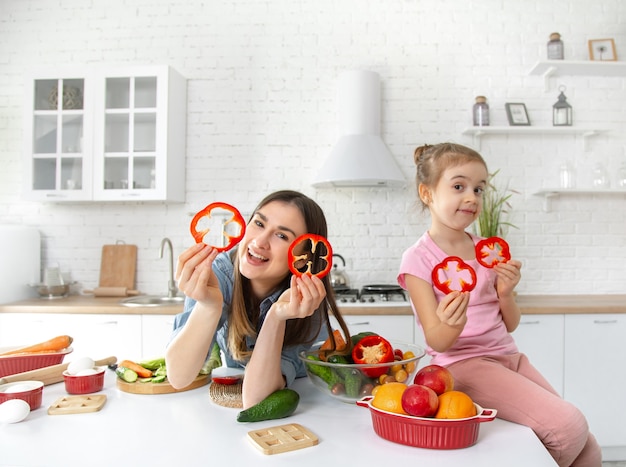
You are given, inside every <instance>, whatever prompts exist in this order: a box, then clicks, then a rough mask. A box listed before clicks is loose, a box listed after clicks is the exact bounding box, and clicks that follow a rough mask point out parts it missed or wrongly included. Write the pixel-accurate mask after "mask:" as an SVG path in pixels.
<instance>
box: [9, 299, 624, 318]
mask: <svg viewBox="0 0 626 467" xmlns="http://www.w3.org/2000/svg"><path fill="white" fill-rule="evenodd" d="M121 300H122V298H120V297H111V298H109V297H98V298H94V297H93V296H92V295H72V296H70V297H67V298H59V299H54V300H48V299H39V298H33V299H30V300H23V301H19V302H13V303H7V304H4V305H0V313H76V314H130V315H175V314H178V313H180V312H182V311H183V305H182V304H180V305H168V306H142V307H126V306H122V305H121V304H120V301H121ZM517 303H518V304H519V306H520V308H521V310H522V314H524V315H555V314H556V315H560V314H599V313H626V295H519V296H518V297H517ZM339 309H340V310H341V312H342V313H343V314H345V315H411V314H412V311H411V307H410V306H408V305H395V304H394V305H389V304H386V305H378V306H377V305H363V306H359V305H356V306H354V305H350V306H341V305H340V306H339Z"/></svg>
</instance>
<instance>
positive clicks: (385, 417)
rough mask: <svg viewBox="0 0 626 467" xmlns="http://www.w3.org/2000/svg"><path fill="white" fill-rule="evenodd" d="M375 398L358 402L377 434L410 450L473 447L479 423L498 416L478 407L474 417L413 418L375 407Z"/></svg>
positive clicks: (493, 411)
mask: <svg viewBox="0 0 626 467" xmlns="http://www.w3.org/2000/svg"><path fill="white" fill-rule="evenodd" d="M372 399H373V397H372V396H368V397H364V398H363V399H361V400H359V401H357V405H358V406H360V407H368V408H369V409H370V414H371V416H372V426H373V428H374V432H375V433H376V434H377V435H378V436H380V437H381V438H384V439H386V440H389V441H393V442H394V443H398V444H406V445H407V446H415V447H418V448H427V449H461V448H467V447H469V446H473V445H474V444H476V441H477V440H478V429H479V428H480V423H482V422H490V421H492V420H493V419H494V418H496V414H497V413H498V411H497V410H495V409H483V408H482V407H481V406H479V405H478V404H474V405H475V406H476V413H477V415H475V416H474V417H469V418H459V419H454V420H452V419H439V418H423V417H413V416H411V415H402V414H396V413H392V412H386V411H384V410H380V409H378V408H376V407H374V406H372V404H371V401H372Z"/></svg>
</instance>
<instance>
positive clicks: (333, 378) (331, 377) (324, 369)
mask: <svg viewBox="0 0 626 467" xmlns="http://www.w3.org/2000/svg"><path fill="white" fill-rule="evenodd" d="M307 358H308V359H309V360H313V361H314V362H319V361H321V360H320V359H319V357H315V356H314V355H309V356H308V357H307ZM306 367H307V368H308V369H309V371H310V372H311V373H313V374H314V375H315V376H318V377H319V378H321V379H322V381H324V382H325V383H326V384H328V389H332V387H333V386H334V385H335V384H337V383H343V378H342V377H341V376H340V375H339V374H337V372H335V370H333V369H332V368H331V367H329V366H324V365H315V364H306Z"/></svg>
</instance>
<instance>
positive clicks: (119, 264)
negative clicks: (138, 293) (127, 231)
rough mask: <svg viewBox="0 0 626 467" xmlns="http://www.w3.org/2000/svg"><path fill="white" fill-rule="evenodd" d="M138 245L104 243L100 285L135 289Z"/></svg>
mask: <svg viewBox="0 0 626 467" xmlns="http://www.w3.org/2000/svg"><path fill="white" fill-rule="evenodd" d="M136 270H137V245H124V244H117V245H104V246H103V247H102V260H101V263H100V284H99V286H100V287H125V288H127V289H132V290H134V289H135V273H136Z"/></svg>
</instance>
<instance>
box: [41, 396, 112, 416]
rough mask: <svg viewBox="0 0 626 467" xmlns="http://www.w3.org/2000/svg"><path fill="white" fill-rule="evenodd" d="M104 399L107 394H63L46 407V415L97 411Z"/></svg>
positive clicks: (104, 401) (105, 399)
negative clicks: (63, 395)
mask: <svg viewBox="0 0 626 467" xmlns="http://www.w3.org/2000/svg"><path fill="white" fill-rule="evenodd" d="M106 401H107V396H106V395H105V394H94V395H86V396H65V397H61V398H59V399H57V400H56V401H54V404H52V405H51V406H50V407H49V408H48V415H68V414H73V413H88V412H97V411H99V410H100V409H101V408H102V406H103V405H104V404H105V403H106Z"/></svg>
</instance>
